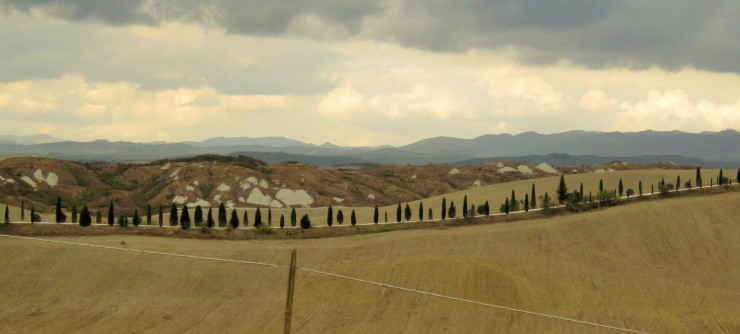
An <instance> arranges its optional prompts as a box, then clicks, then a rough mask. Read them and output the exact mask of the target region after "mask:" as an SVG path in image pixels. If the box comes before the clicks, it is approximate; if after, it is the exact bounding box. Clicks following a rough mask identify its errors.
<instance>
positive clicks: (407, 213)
mask: <svg viewBox="0 0 740 334" xmlns="http://www.w3.org/2000/svg"><path fill="white" fill-rule="evenodd" d="M403 216H404V218H406V221H407V222H408V221H409V220H411V207H410V206H409V203H406V207H405V208H404V209H403Z"/></svg>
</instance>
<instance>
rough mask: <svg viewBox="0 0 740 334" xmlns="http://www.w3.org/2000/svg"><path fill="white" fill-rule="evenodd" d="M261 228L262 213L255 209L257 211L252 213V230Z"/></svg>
mask: <svg viewBox="0 0 740 334" xmlns="http://www.w3.org/2000/svg"><path fill="white" fill-rule="evenodd" d="M261 227H262V212H260V208H259V207H257V211H255V212H254V228H261Z"/></svg>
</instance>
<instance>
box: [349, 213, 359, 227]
mask: <svg viewBox="0 0 740 334" xmlns="http://www.w3.org/2000/svg"><path fill="white" fill-rule="evenodd" d="M349 222H350V223H351V224H352V226H355V225H357V216H355V209H352V215H351V216H350V217H349Z"/></svg>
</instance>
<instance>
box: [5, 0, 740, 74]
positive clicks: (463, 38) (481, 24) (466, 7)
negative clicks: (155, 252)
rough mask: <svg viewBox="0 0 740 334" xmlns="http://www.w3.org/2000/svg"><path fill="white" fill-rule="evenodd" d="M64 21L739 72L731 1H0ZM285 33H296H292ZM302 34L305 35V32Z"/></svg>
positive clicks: (738, 30) (540, 60)
mask: <svg viewBox="0 0 740 334" xmlns="http://www.w3.org/2000/svg"><path fill="white" fill-rule="evenodd" d="M0 4H1V5H2V6H3V7H5V8H6V9H9V8H16V9H20V10H23V11H29V10H30V9H32V8H35V9H38V10H41V11H44V12H47V13H48V14H50V15H53V16H56V17H59V18H63V19H67V20H95V21H102V22H107V23H109V24H115V25H122V24H127V23H138V24H156V23H158V22H161V21H168V20H185V21H195V22H201V23H205V24H215V25H219V26H222V27H224V28H225V29H227V30H228V31H229V32H230V33H234V34H245V35H258V36H274V35H284V34H286V33H287V31H288V28H289V27H290V24H291V23H292V22H293V21H294V20H296V18H298V17H301V16H303V15H313V16H315V17H318V18H319V19H320V20H321V21H323V22H325V23H329V24H333V25H337V26H341V27H343V28H344V29H346V31H347V32H349V33H351V34H354V35H355V36H359V37H365V38H373V39H378V40H385V41H395V42H397V43H400V44H402V45H405V46H409V47H415V48H422V49H427V50H434V51H453V52H455V51H463V50H466V49H469V48H504V47H509V46H513V47H515V48H516V49H517V50H518V51H519V52H520V55H521V57H522V59H523V60H525V61H527V62H528V63H535V64H548V63H552V62H555V61H558V60H570V61H572V62H574V63H576V64H581V65H585V66H589V67H595V68H601V67H627V68H645V67H650V66H654V65H656V66H659V67H662V68H665V69H677V68H681V67H684V66H694V67H697V68H700V69H708V70H713V71H728V72H736V73H740V62H738V61H737V59H740V43H737V42H736V39H737V36H740V25H738V24H736V20H737V18H738V17H740V2H738V1H736V0H709V1H697V0H687V1H675V0H650V1H644V0H607V1H593V0H592V1H589V0H557V1H550V0H516V1H515V0H458V1H453V0H437V1H429V0H361V1H343V0H305V1H290V0H273V1H244V0H212V1H195V0H183V1H176V0H160V1H156V0H149V1H142V0H139V1H120V0H118V1H110V0H107V1H102V0H70V1H53V0H32V1H21V0H0ZM291 33H300V32H295V31H291ZM306 35H307V36H310V35H311V34H308V33H307V34H306Z"/></svg>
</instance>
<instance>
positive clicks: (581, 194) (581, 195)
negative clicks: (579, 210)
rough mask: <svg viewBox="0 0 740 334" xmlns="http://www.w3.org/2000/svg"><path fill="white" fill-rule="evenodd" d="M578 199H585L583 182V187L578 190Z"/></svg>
mask: <svg viewBox="0 0 740 334" xmlns="http://www.w3.org/2000/svg"><path fill="white" fill-rule="evenodd" d="M578 199H579V200H581V199H583V182H581V189H580V190H579V191H578Z"/></svg>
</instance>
